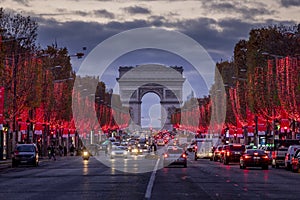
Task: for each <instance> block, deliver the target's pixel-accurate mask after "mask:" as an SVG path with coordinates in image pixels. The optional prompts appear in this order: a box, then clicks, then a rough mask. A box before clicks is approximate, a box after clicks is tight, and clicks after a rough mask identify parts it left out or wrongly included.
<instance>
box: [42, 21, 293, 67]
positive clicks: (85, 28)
mask: <svg viewBox="0 0 300 200" xmlns="http://www.w3.org/2000/svg"><path fill="white" fill-rule="evenodd" d="M40 20H41V22H42V23H41V24H42V25H41V26H40V27H39V35H38V41H40V42H42V44H41V45H42V46H45V45H47V44H48V45H49V44H51V43H53V41H54V40H55V39H56V40H57V41H58V44H59V45H62V46H66V47H67V48H68V49H70V51H72V50H73V51H76V50H78V49H81V48H82V47H83V46H86V47H87V48H88V49H89V50H91V49H93V48H94V47H95V46H96V45H98V44H99V43H100V42H102V41H104V40H105V39H107V38H109V37H111V36H113V35H115V34H118V33H120V32H122V31H126V30H130V29H134V28H140V27H166V28H170V29H173V30H177V31H180V32H182V33H184V34H186V35H188V36H190V37H191V38H193V39H194V40H196V41H197V42H198V43H199V44H200V45H202V46H203V47H204V48H205V49H206V50H207V51H208V52H209V53H210V55H211V56H212V58H213V60H215V61H219V60H220V59H223V60H228V59H230V58H231V56H232V55H233V50H234V46H235V44H236V43H237V42H238V41H239V40H240V39H247V38H248V34H249V31H250V30H251V29H252V28H257V27H263V26H265V25H269V24H280V23H284V24H288V25H289V24H294V22H291V21H282V22H279V21H274V20H271V19H270V20H268V21H266V22H265V23H255V22H245V21H243V20H242V19H232V18H224V19H222V20H219V21H216V20H214V19H211V18H198V19H194V20H182V21H177V22H170V21H168V19H167V18H164V17H161V16H151V17H149V18H148V19H147V20H134V21H127V22H118V21H112V22H109V23H106V24H100V23H90V22H79V21H73V22H65V23H58V22H56V21H54V20H45V19H40ZM43 20H44V21H43ZM212 25H216V26H219V27H221V28H222V31H218V30H216V29H215V28H214V27H213V26H212Z"/></svg>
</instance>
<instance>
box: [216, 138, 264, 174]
mask: <svg viewBox="0 0 300 200" xmlns="http://www.w3.org/2000/svg"><path fill="white" fill-rule="evenodd" d="M211 160H213V161H219V162H221V163H223V164H224V165H228V164H229V163H232V162H234V163H239V165H240V168H241V169H245V168H247V167H261V168H262V169H268V166H269V162H270V161H269V160H270V159H269V156H268V154H267V153H266V152H265V151H264V150H261V149H253V148H249V147H248V148H247V147H246V145H243V144H227V145H218V146H217V147H215V148H214V149H213V154H212V157H211Z"/></svg>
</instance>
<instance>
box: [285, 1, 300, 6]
mask: <svg viewBox="0 0 300 200" xmlns="http://www.w3.org/2000/svg"><path fill="white" fill-rule="evenodd" d="M280 3H281V5H282V6H284V7H291V6H300V1H299V0H280Z"/></svg>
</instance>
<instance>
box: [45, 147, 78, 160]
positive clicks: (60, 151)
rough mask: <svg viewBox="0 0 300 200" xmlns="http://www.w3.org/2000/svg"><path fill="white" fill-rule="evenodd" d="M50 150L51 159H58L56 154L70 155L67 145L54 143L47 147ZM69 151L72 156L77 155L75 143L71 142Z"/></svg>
mask: <svg viewBox="0 0 300 200" xmlns="http://www.w3.org/2000/svg"><path fill="white" fill-rule="evenodd" d="M47 151H48V157H49V159H53V160H56V155H59V156H67V155H68V149H67V147H66V146H62V145H58V146H55V145H54V143H52V144H51V145H50V146H48V148H47ZM69 153H70V155H71V156H74V155H75V147H74V145H73V144H71V146H70V148H69Z"/></svg>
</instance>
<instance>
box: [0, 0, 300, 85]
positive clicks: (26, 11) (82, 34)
mask: <svg viewBox="0 0 300 200" xmlns="http://www.w3.org/2000/svg"><path fill="white" fill-rule="evenodd" d="M0 5H1V7H3V8H4V9H5V10H6V11H9V12H12V13H21V14H22V15H25V16H26V15H30V16H31V17H32V18H34V19H35V20H36V21H37V22H38V23H39V32H38V43H39V44H40V45H41V46H43V47H45V46H46V45H49V44H52V43H54V42H55V41H56V42H57V44H58V45H59V46H63V47H64V46H65V47H67V48H68V49H69V52H70V53H71V54H75V53H76V52H79V51H82V47H86V48H87V50H86V51H85V54H86V55H87V54H88V53H89V52H90V51H91V50H92V49H93V48H95V47H96V46H97V45H98V44H99V43H101V42H102V41H104V40H106V39H108V38H109V37H111V36H113V35H115V34H118V33H121V32H123V31H127V30H130V29H135V28H141V27H153V28H164V29H167V30H171V31H179V32H181V33H183V34H186V35H187V36H189V37H191V38H192V39H194V40H196V41H197V42H198V43H199V44H200V45H202V46H203V47H204V49H205V50H206V51H207V52H208V54H209V55H210V56H211V58H212V60H213V61H214V62H218V61H221V60H230V59H231V58H232V56H233V48H234V45H235V44H236V43H237V42H238V41H239V40H240V39H247V38H248V33H249V31H250V30H251V29H252V28H260V27H263V26H269V25H280V24H282V25H287V26H290V25H295V24H298V23H300V15H299V13H300V1H299V0H264V1H260V0H211V1H202V0H194V1H192V0H191V1H189V0H187V1H183V0H164V1H161V0H128V1H127V0H124V1H123V0H115V1H109V0H42V1H41V0H0ZM137 55H138V54H137ZM160 55H162V54H160ZM134 57H137V56H135V55H131V56H129V58H128V59H127V60H126V59H123V58H122V59H120V60H121V61H122V62H120V61H119V62H118V61H115V63H117V64H120V65H122V64H124V65H133V66H135V65H136V64H139V63H137V60H136V59H133V58H134ZM146 57H147V56H145V58H146ZM161 57H162V56H156V57H155V58H153V57H149V58H148V59H152V61H153V62H161V61H162V59H161ZM171 58H172V57H171ZM167 60H169V63H168V61H165V60H164V61H165V62H166V63H164V64H166V65H168V64H170V65H174V64H176V63H174V62H172V60H173V61H174V60H175V61H176V62H178V63H179V65H184V64H186V63H185V61H182V60H180V59H167ZM181 61H182V62H181ZM72 62H73V67H74V69H75V70H78V68H79V66H80V64H81V62H82V60H76V59H73V60H72ZM138 62H140V60H138ZM185 76H186V78H189V77H188V75H187V74H185ZM190 82H193V81H192V78H191V81H190ZM194 85H197V84H194ZM111 87H112V86H111Z"/></svg>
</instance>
